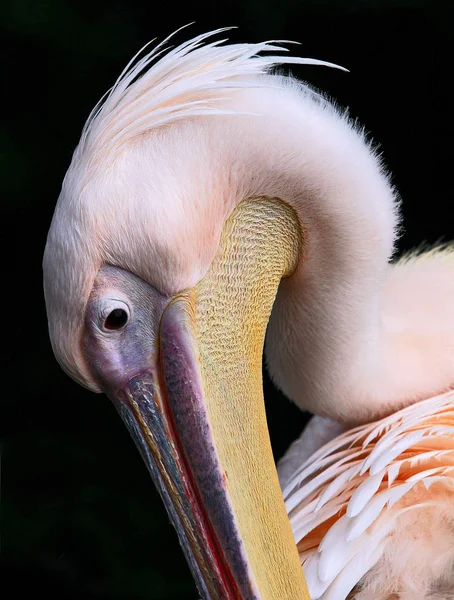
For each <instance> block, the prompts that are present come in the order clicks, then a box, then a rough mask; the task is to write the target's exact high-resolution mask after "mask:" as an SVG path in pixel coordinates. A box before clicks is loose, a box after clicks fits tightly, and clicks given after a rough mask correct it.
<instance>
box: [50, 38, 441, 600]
mask: <svg viewBox="0 0 454 600" xmlns="http://www.w3.org/2000/svg"><path fill="white" fill-rule="evenodd" d="M213 33H214V34H217V33H219V32H213ZM213 33H210V34H207V35H201V36H199V37H197V38H195V39H193V40H191V41H189V42H186V43H184V44H182V45H181V46H179V47H177V48H175V49H173V50H171V51H168V52H165V50H164V47H163V45H162V44H161V45H159V46H158V47H157V48H155V49H154V50H153V51H152V52H150V53H148V54H146V55H144V56H143V57H142V58H140V59H138V60H135V61H133V62H132V63H130V64H129V65H128V67H127V68H126V69H125V71H124V72H123V73H122V75H121V76H120V78H119V79H118V80H117V82H116V83H115V85H114V86H113V88H112V89H111V91H110V92H109V93H108V95H107V96H106V97H105V98H104V99H103V101H102V102H101V103H100V104H99V105H98V106H97V107H95V109H94V110H93V112H92V113H91V115H90V117H89V119H88V121H87V123H86V125H85V127H84V130H83V132H82V137H81V140H80V143H79V145H78V147H77V149H76V151H75V153H74V156H73V159H72V162H71V165H70V167H69V170H68V172H67V174H66V177H65V179H64V182H63V187H62V191H61V195H60V197H59V200H58V204H57V207H56V210H55V214H54V217H53V221H52V225H51V227H50V231H49V235H48V240H47V246H46V250H45V255H44V287H45V297H46V305H47V313H48V319H49V330H50V337H51V341H52V345H53V349H54V352H55V355H56V357H57V359H58V361H59V362H60V364H61V365H62V367H63V368H64V369H65V371H66V372H67V373H68V374H69V375H70V376H71V377H73V378H74V379H75V380H77V381H78V382H79V383H81V384H82V385H84V386H86V387H88V388H89V389H91V390H93V391H95V392H104V393H106V394H107V395H108V396H109V397H110V398H111V399H112V401H113V402H114V403H115V405H116V407H117V409H118V411H119V413H120V415H121V417H122V418H123V420H124V421H125V423H126V425H127V427H128V428H129V430H130V432H131V434H132V436H133V437H134V439H135V441H136V444H137V446H138V448H139V450H140V452H141V454H142V456H143V458H144V460H145V462H146V464H147V466H148V469H149V471H150V473H151V475H152V477H153V479H154V482H155V484H156V486H157V488H158V490H159V492H160V494H161V496H162V498H163V500H164V502H165V503H166V506H167V510H168V512H169V515H170V517H171V519H172V521H173V523H174V525H175V527H176V530H177V533H178V536H179V540H180V543H181V545H182V547H183V550H184V552H185V554H186V557H187V560H188V562H189V565H190V567H191V570H192V573H193V575H194V578H195V580H196V582H197V585H198V588H199V591H200V593H201V595H202V596H203V597H204V598H213V599H214V598H223V599H233V598H243V599H258V598H260V599H262V600H265V599H266V600H284V599H287V600H295V599H296V598H303V597H307V596H305V594H306V591H305V590H306V587H305V581H304V577H303V573H302V570H301V565H300V561H299V557H298V552H297V549H296V545H295V541H294V539H293V536H292V531H291V528H290V524H289V520H288V518H287V515H286V511H285V507H284V502H283V498H282V493H281V489H280V487H279V481H278V478H277V474H276V469H275V466H274V462H273V456H272V452H271V445H270V440H269V435H268V430H267V424H266V416H265V411H264V406H263V395H262V381H261V365H262V354H263V350H264V343H265V332H266V331H267V361H268V367H269V370H270V373H271V375H272V377H273V378H274V380H275V382H276V384H277V385H278V386H279V387H280V388H281V389H282V390H283V391H284V393H285V394H286V395H287V396H288V397H289V398H290V399H291V400H293V401H294V402H295V403H297V404H298V405H299V406H301V407H302V408H305V409H309V410H311V411H313V412H316V413H317V414H319V415H321V416H324V417H329V418H331V419H335V420H337V421H343V422H355V423H361V422H366V421H368V420H371V419H373V418H379V417H383V416H385V415H387V414H389V413H391V412H393V411H394V410H396V409H397V408H403V407H405V406H406V405H408V404H411V403H413V402H415V401H416V400H418V399H421V398H424V397H426V396H427V395H428V394H431V393H436V392H440V391H442V390H443V389H446V388H447V387H448V386H450V385H452V377H453V376H452V362H453V361H452V358H453V354H452V344H451V340H452V328H451V331H450V332H444V331H442V330H440V331H438V330H437V331H438V337H437V346H436V351H435V350H434V348H433V347H432V346H430V345H428V344H426V341H427V338H428V335H429V333H428V331H426V330H424V331H420V332H418V335H419V337H417V339H416V337H415V338H414V339H416V343H413V341H414V339H413V338H411V336H410V337H409V335H410V334H409V333H408V328H407V327H406V325H407V324H408V323H411V324H415V323H419V322H420V314H419V313H418V310H417V309H415V310H413V313H412V314H409V313H408V310H407V309H406V306H405V302H404V298H403V295H402V294H401V292H400V287H402V285H403V284H402V283H401V279H399V278H397V281H395V280H393V279H392V278H391V279H390V277H389V272H390V268H391V267H390V265H389V259H390V257H391V255H392V253H393V245H394V240H395V237H396V227H397V224H398V210H397V207H398V201H397V199H396V194H395V192H394V190H393V189H392V186H391V185H390V183H389V180H388V178H387V176H386V174H385V173H384V171H383V169H382V167H381V164H380V161H379V159H378V158H377V156H376V154H375V153H374V150H373V149H372V148H371V146H370V144H369V143H368V142H367V140H366V139H365V137H364V135H363V133H362V132H360V131H359V130H358V129H357V128H356V127H355V126H354V125H352V124H351V123H350V122H349V121H348V119H347V117H346V116H345V115H343V114H342V113H340V112H339V111H338V110H337V109H336V108H335V107H333V106H332V105H331V104H330V103H329V102H328V101H327V100H326V99H325V98H324V97H322V96H321V95H319V94H318V93H316V92H315V91H313V90H311V89H310V88H309V87H308V86H306V85H304V84H302V83H300V82H297V81H295V80H294V79H292V78H290V77H286V76H282V75H278V74H275V73H274V74H273V73H271V70H272V69H273V67H275V66H277V65H279V64H281V63H298V64H325V65H329V66H333V65H330V64H329V63H322V62H321V61H316V60H310V59H301V58H292V57H287V58H285V57H284V56H281V55H275V54H273V52H275V51H280V50H282V48H281V47H280V46H277V45H276V44H274V43H263V44H237V45H228V44H227V45H226V44H224V42H225V40H221V41H212V40H211V39H208V38H209V36H211V35H213ZM270 52H271V54H270ZM440 268H441V267H440ZM391 300H393V301H391ZM447 310H448V309H447V308H446V312H447ZM440 319H441V317H440ZM450 322H452V317H450ZM434 327H435V328H436V325H434V326H433V327H432V329H431V328H430V327H429V329H430V332H433V328H434ZM445 347H446V348H449V352H446V353H445V354H443V352H442V350H444V349H445ZM406 349H410V350H409V352H406V353H404V352H403V350H406ZM440 356H441V357H442V358H441V360H440ZM435 358H436V360H435ZM421 364H425V365H426V366H428V368H429V371H430V369H432V370H431V371H430V372H428V370H427V369H426V370H422V369H420V368H419V367H420V365H421ZM434 372H436V373H435V375H434Z"/></svg>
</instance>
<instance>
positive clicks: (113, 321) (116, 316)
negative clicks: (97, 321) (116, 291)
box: [104, 308, 128, 329]
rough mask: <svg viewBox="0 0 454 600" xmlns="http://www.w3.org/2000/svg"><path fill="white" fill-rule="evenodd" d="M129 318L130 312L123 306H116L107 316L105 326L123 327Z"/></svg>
mask: <svg viewBox="0 0 454 600" xmlns="http://www.w3.org/2000/svg"><path fill="white" fill-rule="evenodd" d="M127 320H128V313H127V312H126V311H125V310H123V309H122V308H116V309H115V310H113V311H112V312H111V313H110V315H109V316H108V317H107V319H106V321H105V323H104V326H105V327H106V329H121V328H122V327H123V325H126V321H127Z"/></svg>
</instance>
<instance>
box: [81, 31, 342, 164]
mask: <svg viewBox="0 0 454 600" xmlns="http://www.w3.org/2000/svg"><path fill="white" fill-rule="evenodd" d="M229 29H232V28H231V27H224V28H221V29H216V30H214V31H210V32H208V33H204V34H201V35H198V36H197V37H195V38H193V39H191V40H188V41H186V42H184V43H182V44H181V45H180V46H178V47H177V48H174V49H169V48H166V44H167V42H168V41H169V40H170V39H171V38H172V37H173V36H174V35H175V34H176V33H178V32H179V31H180V29H179V30H177V31H176V32H174V33H173V34H172V35H170V36H169V37H167V38H166V39H165V40H163V41H162V42H161V43H160V44H158V45H157V46H156V47H155V48H153V49H152V50H151V51H149V52H148V53H147V54H145V55H144V56H142V58H140V59H139V60H137V58H138V57H139V56H140V55H141V54H142V53H143V51H144V50H145V49H146V48H147V47H148V46H149V45H150V44H151V43H152V42H149V43H148V44H146V46H144V47H143V48H142V49H141V50H140V51H139V52H138V54H136V56H134V58H133V59H132V60H131V61H130V62H129V63H128V65H127V66H126V67H125V69H124V70H123V72H122V73H121V75H120V77H119V78H118V79H117V81H116V82H115V84H114V86H113V87H112V89H111V90H110V91H109V92H107V94H105V95H104V96H103V98H101V100H100V101H99V102H98V104H97V105H96V106H95V108H94V109H93V110H92V112H91V114H90V116H89V118H88V120H87V122H86V124H85V127H84V129H83V131H82V136H81V141H80V146H79V149H80V150H79V151H80V152H85V151H87V150H88V151H90V152H93V149H94V147H96V149H97V152H102V153H106V154H108V155H109V156H110V157H111V158H113V157H114V156H115V155H116V154H117V153H118V151H119V150H120V149H121V148H122V147H123V146H124V145H125V144H127V143H128V142H130V141H132V140H134V139H135V138H137V137H139V136H141V135H143V134H146V133H148V132H149V131H151V130H153V129H156V128H158V127H162V126H163V125H167V124H169V123H173V122H175V121H177V120H179V119H184V118H190V117H195V116H199V115H217V116H219V115H229V114H253V113H241V112H239V111H238V109H235V108H232V110H229V109H228V108H220V107H219V106H216V103H218V102H219V100H224V99H225V98H223V97H222V95H223V90H226V89H230V90H232V89H240V88H241V87H244V86H246V87H248V88H250V87H251V77H253V76H256V75H264V74H266V73H268V72H269V71H270V70H271V69H272V68H273V67H276V66H278V65H281V64H300V65H323V66H328V67H334V68H337V69H343V67H340V66H338V65H335V64H333V63H329V62H325V61H322V60H316V59H312V58H299V57H295V56H279V55H274V54H271V55H266V56H260V54H261V53H263V52H265V53H267V52H288V50H287V48H285V47H283V46H281V45H279V44H278V43H277V42H275V41H268V42H261V43H257V44H229V45H222V44H223V43H225V42H226V41H227V40H226V39H219V40H215V41H212V42H210V43H206V42H207V40H210V39H211V38H212V37H214V36H216V35H218V34H220V33H223V32H225V31H228V30H229ZM152 41H154V40H152ZM288 43H289V42H288ZM158 58H160V60H159V61H158V62H155V61H157V59H158ZM136 60H137V62H135V61H136ZM153 63H154V64H153ZM343 70H345V69H343ZM252 85H254V84H252ZM265 85H268V86H269V85H270V84H269V83H268V84H265V83H264V82H261V83H260V82H259V81H258V80H257V81H256V83H255V86H256V87H260V86H265ZM92 156H93V154H92Z"/></svg>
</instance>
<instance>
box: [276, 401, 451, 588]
mask: <svg viewBox="0 0 454 600" xmlns="http://www.w3.org/2000/svg"><path fill="white" fill-rule="evenodd" d="M453 493H454V395H453V393H452V392H448V393H446V394H443V395H441V396H437V397H435V398H431V399H429V400H426V401H424V402H420V403H417V404H414V405H412V406H409V407H408V408H406V409H404V410H401V411H399V412H397V413H395V414H393V415H391V416H389V417H387V418H386V419H383V420H381V421H379V422H376V423H373V424H370V425H365V426H361V427H357V428H356V429H353V430H351V431H349V432H347V433H345V434H343V435H341V436H339V437H336V438H335V439H334V440H332V441H331V442H329V443H328V444H325V445H324V446H323V447H322V448H320V449H319V450H318V451H316V452H315V453H314V454H313V455H312V456H311V457H310V458H309V459H308V460H306V461H305V462H304V464H302V465H301V467H300V468H299V469H298V471H297V472H296V473H294V475H293V477H292V478H291V479H290V481H289V482H288V483H287V485H286V487H285V489H284V498H285V502H286V507H287V511H288V513H289V517H290V522H291V525H292V529H293V533H294V536H295V540H296V542H297V544H298V549H299V552H300V557H301V561H302V564H303V567H304V571H305V574H306V577H307V581H308V585H309V590H310V592H311V597H312V598H314V599H323V600H341V599H342V600H343V599H345V598H347V596H348V594H349V593H350V591H351V590H352V589H353V588H355V586H358V584H360V585H359V588H358V589H361V587H362V588H367V590H368V591H367V593H370V592H371V590H374V593H375V592H377V591H380V593H381V594H390V593H395V592H397V593H399V592H400V591H403V589H404V586H405V582H404V581H403V579H405V578H406V579H409V580H410V579H411V578H412V577H414V572H416V571H417V569H418V565H420V569H419V570H420V573H419V577H420V578H421V582H420V584H419V587H417V588H416V589H418V593H419V592H420V591H421V593H422V595H421V596H418V598H425V597H426V596H425V595H424V590H425V589H429V588H430V587H431V586H433V585H434V583H436V582H437V581H438V580H442V579H443V577H444V576H445V575H446V572H445V571H446V569H447V568H450V565H452V561H454V549H453V545H452V544H453V542H454V529H452V524H453V523H454V496H453ZM434 506H435V508H436V510H435V511H434V513H433V514H432V509H433V507H434ZM418 510H419V511H426V514H425V517H424V518H422V519H421V518H420V519H419V520H418V521H416V520H415V517H414V514H415V511H416V512H417V511H418ZM420 516H421V515H420ZM449 520H450V521H451V529H450V528H449V526H448V521H449ZM426 523H430V527H431V528H432V530H433V532H435V531H438V533H439V535H438V536H437V535H436V534H435V533H434V536H433V538H434V539H432V537H431V536H430V535H429V537H426V538H424V536H421V538H422V539H423V541H424V544H425V545H426V546H427V551H429V548H428V547H429V546H433V553H434V555H435V556H436V558H437V559H439V560H438V565H439V570H440V572H438V571H437V570H436V569H435V567H434V568H433V569H432V570H430V571H428V572H427V573H425V574H424V575H423V574H422V573H423V571H424V569H425V568H426V567H425V565H426V563H427V562H428V563H430V562H431V561H430V560H429V561H426V560H421V555H420V554H418V543H417V541H415V539H414V534H415V531H414V529H415V527H416V528H417V529H418V530H419V531H422V529H424V527H425V524H426ZM435 544H436V547H435ZM445 546H446V549H445ZM409 547H412V548H413V552H414V554H413V556H415V557H417V560H415V565H413V564H412V560H411V557H410V558H408V559H407V560H406V562H405V565H402V560H401V559H399V554H402V555H404V554H405V553H406V551H407V549H408V548H409ZM440 548H441V549H440ZM421 551H422V550H421ZM424 551H426V550H424ZM449 561H451V562H449ZM381 563H386V569H388V571H387V572H388V576H387V577H384V576H383V570H384V568H381V567H380V565H381ZM382 567H383V565H382ZM393 568H394V570H395V572H394V573H393ZM386 569H385V570H386ZM366 573H368V575H367V577H366V578H365V579H363V577H364V576H365V575H366ZM451 583H452V584H453V585H454V582H451ZM380 586H382V587H383V589H381V587H380ZM387 586H388V587H387ZM393 586H394V587H393ZM399 586H400V587H399ZM453 591H454V590H453ZM367 593H366V594H365V595H364V598H370V597H375V596H370V595H367ZM354 597H355V598H358V599H359V598H361V599H362V598H363V596H362V595H361V593H360V591H358V595H357V596H354ZM379 597H382V596H381V595H379ZM383 597H388V596H387V595H383ZM442 597H443V598H444V596H442Z"/></svg>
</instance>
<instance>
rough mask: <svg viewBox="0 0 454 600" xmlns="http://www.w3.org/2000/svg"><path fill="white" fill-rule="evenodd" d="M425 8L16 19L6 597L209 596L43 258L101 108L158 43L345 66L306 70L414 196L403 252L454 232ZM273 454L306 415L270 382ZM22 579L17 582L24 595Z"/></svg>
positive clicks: (56, 7)
mask: <svg viewBox="0 0 454 600" xmlns="http://www.w3.org/2000/svg"><path fill="white" fill-rule="evenodd" d="M450 5H451V3H450V2H449V3H448V2H447V3H446V4H443V3H440V2H422V1H415V0H408V1H405V0H402V1H396V0H394V1H392V0H388V1H383V0H382V1H379V0H375V1H373V0H371V1H364V0H349V1H341V0H338V1H335V0H331V1H330V0H324V1H317V0H307V1H302V0H281V1H280V2H271V1H270V0H261V1H260V2H259V1H258V0H242V1H240V0H235V1H233V0H229V1H223V2H202V1H200V0H195V1H194V2H189V3H185V4H183V5H180V4H178V3H175V2H162V1H161V2H152V1H150V2H146V3H144V2H140V1H139V0H129V1H127V0H104V1H100V0H92V1H90V2H89V1H83V2H70V1H69V0H16V1H15V2H13V1H10V2H5V3H3V4H2V6H1V8H0V17H1V26H2V43H4V44H5V45H4V48H3V51H2V62H3V66H2V82H3V84H5V83H6V85H4V86H3V87H4V91H3V93H2V96H3V97H2V100H3V109H2V111H1V113H0V115H1V118H2V123H1V127H0V152H1V169H2V174H1V189H2V194H1V202H2V205H1V206H2V210H3V214H2V239H3V240H4V241H5V248H4V250H3V260H2V273H3V279H4V282H3V283H4V285H3V286H2V288H3V292H2V310H1V315H2V346H3V348H4V352H5V354H4V359H3V360H2V366H3V375H2V398H1V402H2V416H1V434H2V467H3V468H2V475H3V477H2V503H1V508H2V511H1V532H2V584H1V587H2V588H3V590H4V591H3V592H2V593H4V594H5V595H4V597H5V598H8V597H21V595H22V594H23V593H25V592H26V591H29V592H30V591H31V592H32V593H33V594H41V593H43V594H45V595H46V596H47V598H82V599H85V598H87V599H92V598H93V599H95V598H96V599H98V598H106V599H110V598H112V599H131V600H134V599H139V598H150V599H153V600H170V599H174V598H179V599H183V600H185V599H188V600H189V599H195V598H196V597H197V595H196V591H195V588H194V586H193V584H192V581H191V578H190V575H189V572H188V569H187V567H186V564H185V562H184V559H183V557H182V555H181V553H180V550H179V547H178V542H177V539H176V535H175V533H174V530H173V528H172V527H171V526H170V525H169V523H168V519H167V516H166V513H165V511H164V508H163V507H162V506H161V502H160V500H159V497H158V495H157V493H156V492H155V490H154V488H153V486H152V483H151V481H150V480H149V478H148V475H147V472H146V470H145V467H144V466H143V464H142V462H141V460H140V458H139V455H138V453H137V452H136V450H135V447H134V446H133V444H132V442H131V441H130V439H129V437H128V434H127V432H126V429H125V428H124V427H123V425H122V423H121V422H120V419H119V418H118V417H117V414H116V413H115V411H114V409H113V407H112V406H111V405H110V404H109V402H108V400H107V399H106V398H104V397H102V396H99V395H98V396H96V395H93V394H91V393H89V392H87V391H85V390H83V389H82V388H80V387H78V386H77V385H76V384H75V383H73V382H72V381H71V380H70V379H69V378H67V377H66V376H65V375H64V373H63V372H62V371H61V370H60V369H59V367H58V365H57V363H56V362H55V360H54V358H53V355H52V351H51V348H50V344H49V341H48V337H47V324H46V316H45V309H44V302H43V297H42V284H41V280H42V273H41V258H42V253H43V249H44V244H45V239H46V234H47V229H48V226H49V223H50V220H51V217H52V212H53V209H54V205H55V202H56V199H57V197H58V193H59V189H60V185H61V181H62V179H63V176H64V173H65V170H66V169H67V167H68V165H69V162H70V158H71V154H72V151H73V149H74V147H75V146H76V144H77V141H78V137H79V134H80V131H81V128H82V126H83V123H84V121H85V118H86V117H87V116H88V113H89V112H90V110H91V108H92V107H93V105H94V104H95V103H96V101H97V100H98V99H99V97H100V96H101V95H102V94H103V93H104V91H105V90H106V89H107V88H108V87H110V86H111V85H112V83H113V82H114V80H115V78H116V77H117V75H118V74H119V73H120V71H121V70H122V68H123V66H124V65H125V63H126V62H127V61H128V60H129V58H130V57H131V56H132V55H133V54H135V52H136V51H137V50H138V49H139V48H140V47H141V46H142V45H143V44H145V43H146V42H147V41H149V40H150V39H151V38H153V37H157V38H158V40H161V39H162V38H163V37H164V36H166V35H168V34H169V33H170V32H172V31H174V30H175V29H177V28H178V27H180V26H181V25H184V24H186V23H189V22H191V21H196V23H195V25H193V26H192V27H191V28H190V29H188V30H186V31H185V32H184V33H182V34H180V35H179V37H178V38H177V41H179V42H181V41H183V40H184V39H186V37H188V36H192V35H196V34H197V33H201V32H204V31H206V30H209V29H214V28H217V27H220V26H225V25H238V26H239V29H237V30H234V31H232V32H231V33H230V35H229V37H230V39H231V40H233V41H252V42H258V41H262V40H263V39H270V38H271V39H292V40H297V41H299V42H301V43H302V45H301V46H300V47H295V48H293V52H296V53H298V54H299V55H301V56H310V57H315V58H320V59H325V60H328V61H332V62H336V63H339V64H341V65H343V66H345V67H347V68H348V69H349V70H350V73H348V74H345V73H341V72H337V71H333V70H329V69H320V68H318V69H317V68H316V67H295V68H293V69H292V71H293V73H295V74H296V75H298V76H299V77H301V78H303V79H306V80H307V81H309V82H311V83H312V84H313V85H315V86H318V87H319V88H321V89H323V90H324V91H326V92H328V94H329V95H331V96H332V97H334V98H336V99H337V101H338V102H339V103H340V104H341V105H343V106H348V107H349V108H350V113H351V115H352V116H353V117H355V118H358V119H359V121H360V122H361V123H363V124H364V125H365V127H366V129H367V130H368V131H369V132H370V134H371V136H372V137H373V139H374V140H375V141H376V142H377V143H379V144H380V146H381V151H382V153H383V155H384V159H385V162H386V164H387V165H388V168H389V169H390V170H391V172H392V173H393V182H394V184H395V185H396V186H397V188H398V190H399V192H400V194H401V196H402V199H403V214H404V226H405V232H404V234H403V236H402V237H401V239H400V242H399V250H400V251H403V250H405V249H409V248H411V247H412V246H414V245H418V244H419V243H421V242H422V241H428V242H430V243H433V242H435V241H437V240H438V239H440V238H444V239H450V238H454V225H453V219H452V209H451V205H452V198H453V194H452V186H451V181H452V166H451V160H452V151H451V143H452V127H451V106H452V96H451V92H450V86H451V77H452V60H453V52H452V40H453V33H452V23H453V19H452V17H453V14H452V11H451V10H450V8H449V6H450ZM265 395H266V405H267V412H268V420H269V426H270V433H271V439H272V444H273V450H274V452H275V456H276V458H278V457H279V456H281V455H282V453H283V452H284V451H285V449H286V447H287V446H288V444H289V443H290V441H291V440H292V439H294V438H295V437H296V436H297V435H298V434H299V433H300V431H301V429H302V427H303V425H304V423H305V420H306V417H305V416H304V415H303V414H301V413H300V412H299V411H298V410H297V409H296V408H295V407H294V406H293V405H291V404H290V402H289V401H288V400H286V399H285V398H283V397H282V396H280V395H279V393H278V392H277V391H276V390H275V389H273V387H272V386H271V384H270V383H269V382H268V381H267V380H265ZM8 585H13V586H14V591H13V588H11V592H10V593H8V592H7V591H6V589H7V586H8Z"/></svg>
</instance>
